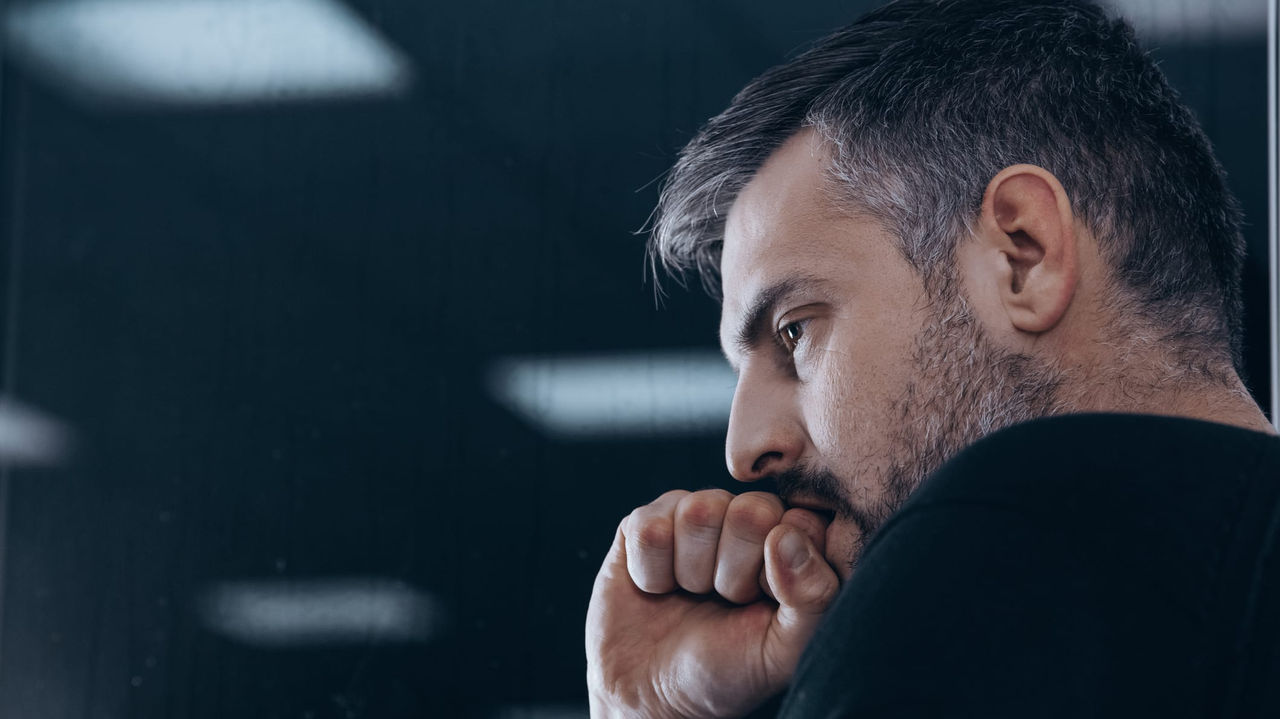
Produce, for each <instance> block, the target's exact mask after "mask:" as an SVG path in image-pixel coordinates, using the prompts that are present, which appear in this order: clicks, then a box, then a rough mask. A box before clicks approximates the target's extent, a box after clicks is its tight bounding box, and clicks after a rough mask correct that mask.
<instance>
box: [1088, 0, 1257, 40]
mask: <svg viewBox="0 0 1280 719" xmlns="http://www.w3.org/2000/svg"><path fill="white" fill-rule="evenodd" d="M1104 2H1105V4H1108V5H1110V6H1111V7H1112V8H1113V9H1115V11H1116V12H1118V13H1120V15H1121V16H1122V17H1124V18H1125V19H1127V20H1129V21H1130V22H1131V23H1133V26H1134V28H1135V29H1137V31H1138V34H1139V35H1140V36H1142V37H1144V38H1148V39H1157V40H1166V41H1175V42H1176V41H1181V40H1199V39H1209V38H1213V39H1241V38H1248V37H1255V38H1257V39H1259V40H1263V39H1265V38H1266V36H1267V0H1104Z"/></svg>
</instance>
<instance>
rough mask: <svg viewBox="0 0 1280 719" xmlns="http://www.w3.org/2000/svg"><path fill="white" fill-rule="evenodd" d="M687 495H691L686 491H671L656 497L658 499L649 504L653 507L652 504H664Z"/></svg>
mask: <svg viewBox="0 0 1280 719" xmlns="http://www.w3.org/2000/svg"><path fill="white" fill-rule="evenodd" d="M689 494H692V493H691V492H690V491H689V490H687V489H673V490H670V491H668V492H663V493H662V494H660V495H658V498H657V499H655V500H653V501H652V502H650V504H651V505H653V504H659V503H665V502H669V501H671V500H673V499H674V500H679V499H682V498H684V497H686V496H688V495H689Z"/></svg>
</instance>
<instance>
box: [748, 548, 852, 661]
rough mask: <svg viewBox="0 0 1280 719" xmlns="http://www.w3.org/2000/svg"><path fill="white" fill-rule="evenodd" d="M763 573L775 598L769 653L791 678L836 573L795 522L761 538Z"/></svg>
mask: <svg viewBox="0 0 1280 719" xmlns="http://www.w3.org/2000/svg"><path fill="white" fill-rule="evenodd" d="M764 565H765V572H766V573H767V574H768V579H769V584H770V586H771V587H772V588H773V593H774V596H775V598H776V599H777V600H778V612H777V614H776V615H775V616H774V619H773V626H771V627H770V631H769V640H768V642H769V644H771V645H772V646H769V647H767V648H766V649H767V651H768V655H769V656H772V657H773V661H774V663H775V664H776V665H777V666H776V667H775V668H776V669H777V670H779V671H781V672H784V673H785V674H786V676H787V678H790V675H791V672H793V671H794V670H795V666H796V663H798V662H799V661H800V654H801V653H802V652H803V651H804V648H805V645H806V644H808V643H809V639H810V638H812V637H813V633H814V631H816V630H817V628H818V623H819V622H820V621H821V620H822V615H823V613H824V612H826V611H827V607H829V606H831V602H832V601H834V600H835V598H836V594H837V593H838V592H839V591H840V580H839V578H837V577H836V572H835V570H834V569H832V568H831V565H829V564H827V562H826V560H825V559H824V558H823V556H822V555H821V554H819V553H818V551H817V549H816V548H815V547H814V545H813V542H812V541H811V540H810V539H809V538H808V537H806V536H805V535H804V533H803V532H801V531H799V530H798V529H796V528H794V527H789V526H787V525H785V524H781V525H778V526H777V527H774V529H773V531H772V532H770V533H769V536H768V537H767V538H766V539H765V553H764Z"/></svg>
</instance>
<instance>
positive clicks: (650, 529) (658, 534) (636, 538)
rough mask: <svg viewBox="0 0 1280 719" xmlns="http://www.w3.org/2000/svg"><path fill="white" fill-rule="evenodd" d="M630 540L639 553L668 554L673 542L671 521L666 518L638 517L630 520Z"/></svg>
mask: <svg viewBox="0 0 1280 719" xmlns="http://www.w3.org/2000/svg"><path fill="white" fill-rule="evenodd" d="M630 530H631V540H632V541H633V542H634V543H635V545H636V549H637V550H638V551H640V552H641V553H646V552H669V551H671V549H672V547H673V546H674V544H675V542H674V540H673V538H672V531H671V520H669V519H667V518H666V517H654V516H649V517H644V516H642V517H638V518H635V519H632V522H631V526H630Z"/></svg>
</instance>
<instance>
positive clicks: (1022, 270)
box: [652, 0, 1243, 565]
mask: <svg viewBox="0 0 1280 719" xmlns="http://www.w3.org/2000/svg"><path fill="white" fill-rule="evenodd" d="M1239 222H1240V218H1239V211H1238V209H1237V206H1236V204H1235V202H1234V200H1233V199H1232V198H1231V196H1230V194H1229V192H1228V191H1227V189H1226V186H1225V182H1224V180H1223V176H1222V171H1221V169H1220V167H1219V166H1218V164H1217V163H1216V161H1215V160H1214V159H1213V156H1212V153H1211V151H1210V149H1209V145H1208V142H1207V140H1206V139H1205V138H1204V136H1203V133H1202V132H1201V131H1200V129H1199V127H1198V126H1197V124H1196V122H1195V121H1194V119H1193V118H1192V116H1191V114H1190V112H1189V111H1188V110H1187V109H1186V108H1185V107H1183V106H1182V105H1181V104H1180V103H1179V102H1178V100H1177V97H1176V95H1175V93H1174V92H1173V91H1172V90H1171V89H1170V88H1169V87H1168V85H1167V84H1166V82H1165V81H1164V79H1163V77H1162V76H1161V75H1160V73H1159V72H1158V70H1157V69H1156V68H1155V67H1154V65H1153V63H1152V62H1151V60H1150V59H1149V58H1148V57H1147V56H1146V55H1145V54H1144V53H1143V52H1142V50H1141V49H1140V48H1139V47H1138V46H1137V44H1136V42H1135V41H1134V39H1133V35H1132V31H1131V30H1130V29H1129V28H1128V27H1127V26H1126V25H1125V24H1123V23H1121V22H1119V21H1115V20H1112V19H1109V18H1108V17H1106V15H1105V14H1104V13H1103V12H1102V11H1101V10H1099V9H1098V8H1096V7H1095V6H1093V5H1092V4H1089V3H1085V2H1053V3H1048V2H1045V3H1039V2H1029V1H1028V0H989V1H984V0H933V1H926V0H906V1H902V2H895V3H892V4H890V5H889V6H887V7H885V8H882V9H881V10H879V11H876V12H874V13H872V14H870V15H868V16H866V17H864V18H863V19H862V20H860V21H859V22H857V23H855V24H854V25H851V26H849V27H847V28H845V29H843V30H841V31H839V32H837V33H836V34H834V35H832V36H830V37H828V38H826V39H824V40H822V41H820V42H819V43H818V44H817V45H816V46H815V47H814V48H812V49H811V50H809V51H808V52H805V53H804V54H802V55H800V56H798V57H796V58H795V59H794V60H792V61H790V62H788V63H786V64H784V65H781V66H779V67H777V68H774V69H772V70H770V71H768V72H767V73H765V74H764V75H762V76H761V77H759V78H757V79H756V80H755V81H753V82H752V83H751V84H750V85H748V86H747V88H745V89H744V90H743V91H742V92H741V93H739V94H738V96H737V97H735V98H734V100H733V103H732V104H731V106H730V107H729V108H728V109H727V110H726V111H725V112H723V113H722V114H720V115H719V116H717V117H716V118H714V119H712V120H711V121H710V122H709V123H708V125H707V126H706V127H705V128H704V129H703V130H702V132H700V133H699V135H698V136H697V137H696V138H695V139H694V140H693V141H692V142H691V143H690V144H689V145H688V147H686V148H685V150H684V152H683V153H682V155H681V158H680V160H679V162H678V163H677V164H676V167H675V168H674V170H673V172H672V174H671V176H670V178H669V180H668V182H667V184H666V186H665V188H664V191H663V196H662V201H661V205H660V207H659V212H658V219H657V224H656V226H655V233H654V239H653V244H652V251H653V257H654V258H655V261H658V262H661V263H662V264H663V265H665V266H666V267H667V268H668V269H671V270H673V271H676V272H685V271H690V270H693V271H697V272H698V273H700V275H701V278H702V280H703V282H704V284H705V285H706V286H707V287H708V288H709V289H710V290H711V291H712V292H715V293H722V298H723V315H722V322H721V341H722V345H723V346H724V348H725V351H726V354H727V355H728V356H729V358H730V360H731V361H732V362H733V363H734V364H735V366H736V368H737V369H738V371H739V385H738V390H737V393H736V395H735V399H734V408H733V414H732V418H731V421H730V429H729V438H728V443H727V448H726V454H727V458H728V462H729V466H730V469H731V471H732V472H733V474H734V475H735V476H736V477H738V478H739V479H744V480H751V479H756V478H759V477H763V476H769V475H772V476H776V477H777V478H778V480H779V485H780V490H781V491H782V492H783V494H784V496H787V497H788V499H790V500H791V501H792V502H793V503H797V504H800V505H806V504H807V505H812V506H822V507H825V508H827V509H831V510H834V511H836V513H837V515H838V521H837V522H836V523H835V524H834V525H833V530H832V532H830V533H829V539H828V541H829V546H830V547H831V550H830V551H829V553H828V555H829V557H831V558H832V559H833V560H839V562H840V563H841V564H843V565H847V563H848V562H849V561H850V560H851V559H852V556H853V554H854V552H855V550H856V547H855V545H856V543H857V540H856V537H857V534H858V533H859V530H861V531H862V532H865V531H869V530H873V529H874V528H875V527H876V526H878V525H879V524H880V523H881V522H882V521H883V520H884V519H885V518H886V517H887V516H888V514H889V513H891V512H892V511H893V510H894V509H896V507H897V506H898V505H899V504H901V502H902V501H903V500H904V499H905V497H906V496H907V494H909V492H910V491H911V490H912V489H914V487H915V485H916V484H917V483H918V482H919V481H920V480H921V479H922V478H923V477H924V476H925V475H926V474H927V473H928V472H930V471H932V470H933V469H936V468H937V466H938V465H939V464H941V463H942V462H943V461H944V460H945V459H946V458H948V457H949V456H951V455H953V454H954V453H955V452H957V451H958V450H959V449H961V448H963V447H964V446H965V445H967V444H969V443H970V442H972V441H973V440H975V439H977V438H978V437H980V436H982V435H984V434H986V433H988V432H990V431H992V430H994V429H998V428H1000V427H1002V426H1006V425H1008V424H1011V423H1014V422H1017V421H1021V420H1025V419H1030V418H1033V417H1037V416H1043V415H1047V414H1053V413H1056V412H1062V411H1068V410H1071V409H1076V408H1079V407H1080V406H1081V402H1080V401H1079V397H1080V392H1081V391H1082V389H1081V388H1082V384H1083V383H1084V382H1086V381H1087V380H1088V379H1090V378H1093V379H1096V378H1097V377H1098V376H1099V375H1100V374H1101V373H1103V372H1106V371H1112V372H1114V371H1117V368H1119V370H1118V371H1121V372H1123V371H1124V369H1123V365H1124V359H1125V358H1126V357H1132V356H1135V355H1136V354H1139V353H1142V352H1144V351H1145V350H1144V348H1145V349H1150V350H1151V351H1152V352H1155V353H1157V354H1158V355H1159V356H1160V358H1161V366H1162V368H1163V369H1162V371H1164V372H1166V373H1172V375H1174V377H1175V378H1176V379H1194V380H1196V381H1201V382H1214V381H1221V382H1225V381H1228V379H1229V378H1234V377H1235V375H1234V370H1233V367H1232V365H1233V360H1234V359H1235V358H1236V357H1237V356H1238V349H1239V334H1240V332H1239V327H1240V299H1239V294H1240V293H1239V279H1238V278H1239V273H1240V266H1241V262H1242V255H1243V243H1242V240H1241V238H1240V234H1239V231H1238V226H1239ZM1128 379H1129V382H1130V385H1132V383H1133V382H1136V381H1139V380H1138V379H1137V377H1136V375H1135V377H1130V378H1128ZM1165 379H1168V378H1167V377H1152V376H1148V377H1146V378H1144V379H1143V380H1142V381H1151V382H1156V381H1163V380H1165Z"/></svg>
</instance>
